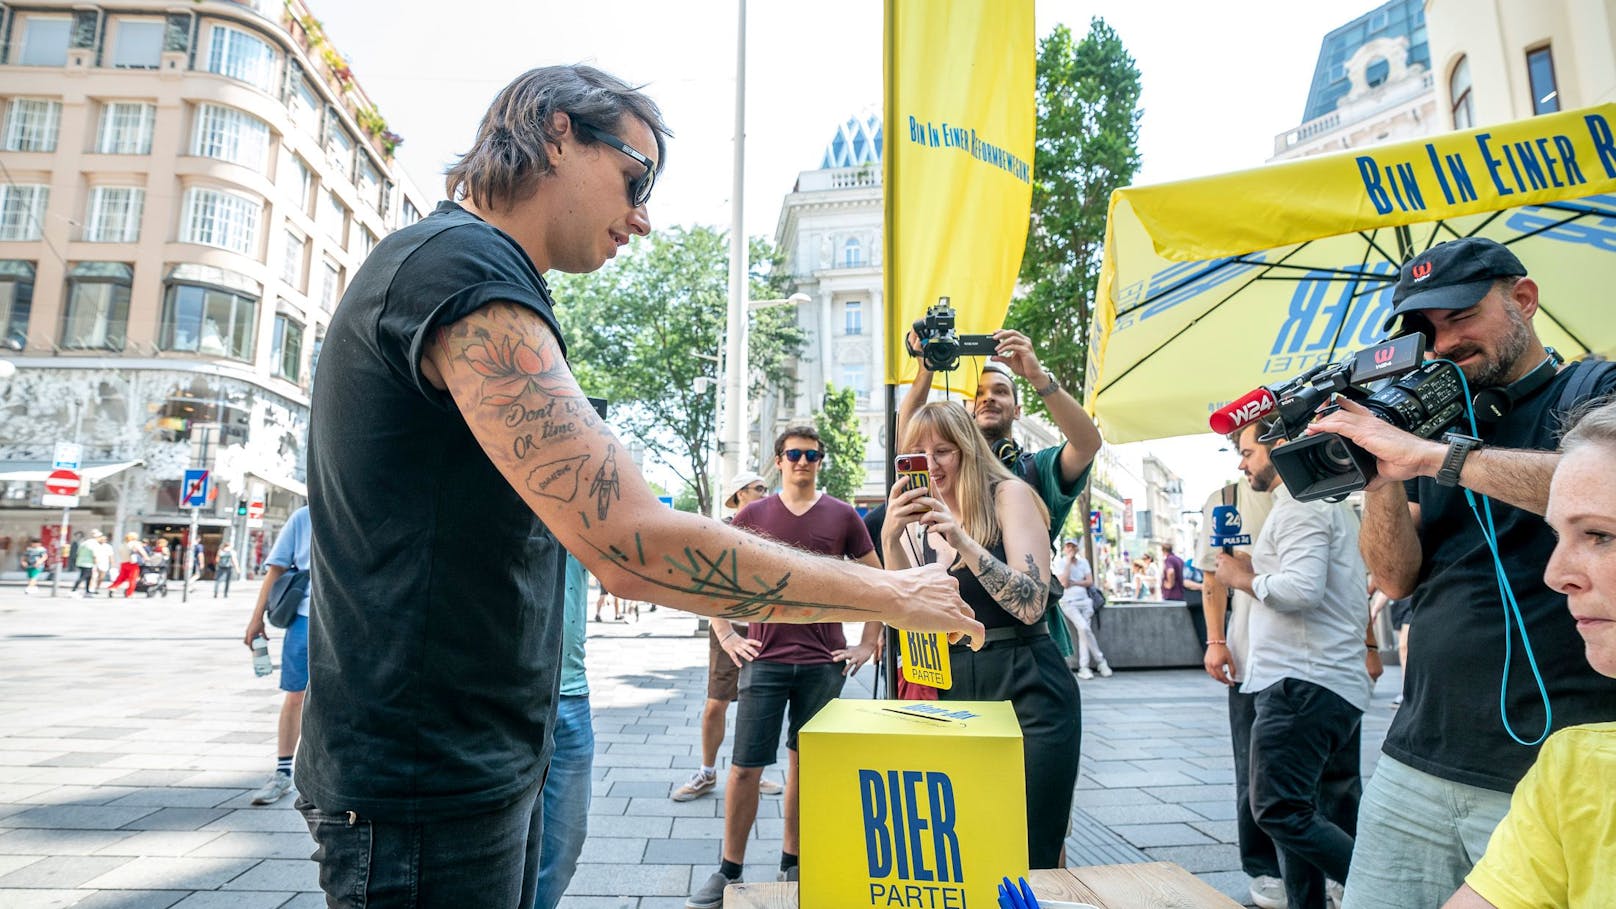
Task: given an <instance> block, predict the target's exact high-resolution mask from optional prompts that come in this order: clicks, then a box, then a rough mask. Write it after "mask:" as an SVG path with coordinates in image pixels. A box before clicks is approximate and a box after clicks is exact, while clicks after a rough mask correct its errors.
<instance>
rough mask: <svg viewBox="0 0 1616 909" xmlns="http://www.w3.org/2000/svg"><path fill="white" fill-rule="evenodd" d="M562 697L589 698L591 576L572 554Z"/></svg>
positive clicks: (565, 605)
mask: <svg viewBox="0 0 1616 909" xmlns="http://www.w3.org/2000/svg"><path fill="white" fill-rule="evenodd" d="M561 607H562V610H563V611H564V613H565V615H564V622H563V623H562V626H561V693H562V694H563V695H566V696H568V697H581V696H585V695H588V694H589V678H588V676H586V675H585V674H584V634H585V630H586V629H585V625H586V622H587V621H588V612H589V575H588V574H587V573H586V572H585V571H584V566H583V564H582V563H580V562H579V561H578V560H577V559H576V558H573V556H572V554H571V553H568V554H567V592H566V595H565V596H563V597H562V601H561Z"/></svg>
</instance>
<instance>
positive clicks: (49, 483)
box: [35, 468, 84, 496]
mask: <svg viewBox="0 0 1616 909" xmlns="http://www.w3.org/2000/svg"><path fill="white" fill-rule="evenodd" d="M35 476H37V474H36V475H35ZM83 482H84V480H83V479H82V478H81V477H80V476H79V475H78V473H77V472H75V471H72V470H68V469H66V468H58V469H56V470H53V471H51V472H50V476H48V477H46V478H45V491H46V492H48V493H50V494H51V495H55V496H71V495H78V491H79V486H80V485H82V484H83Z"/></svg>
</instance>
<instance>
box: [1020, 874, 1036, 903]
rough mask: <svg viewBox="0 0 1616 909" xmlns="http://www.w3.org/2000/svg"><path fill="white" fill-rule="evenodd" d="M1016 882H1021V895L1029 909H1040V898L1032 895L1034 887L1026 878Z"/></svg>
mask: <svg viewBox="0 0 1616 909" xmlns="http://www.w3.org/2000/svg"><path fill="white" fill-rule="evenodd" d="M1016 880H1018V881H1020V882H1021V895H1022V897H1023V898H1024V905H1025V906H1026V907H1027V909H1038V897H1036V896H1033V895H1032V885H1031V884H1028V883H1027V879H1026V878H1024V877H1018V878H1016Z"/></svg>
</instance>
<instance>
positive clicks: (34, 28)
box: [17, 16, 73, 66]
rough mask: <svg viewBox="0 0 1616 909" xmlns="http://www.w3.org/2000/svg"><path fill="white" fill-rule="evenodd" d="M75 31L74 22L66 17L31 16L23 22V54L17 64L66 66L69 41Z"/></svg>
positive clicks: (18, 57) (18, 58) (19, 56)
mask: <svg viewBox="0 0 1616 909" xmlns="http://www.w3.org/2000/svg"><path fill="white" fill-rule="evenodd" d="M72 31H73V20H71V19H69V18H67V17H66V16H60V17H58V16H29V17H27V18H26V19H24V20H23V32H22V53H21V54H19V55H18V56H17V62H18V63H20V64H22V65H23V66H66V65H67V41H68V37H69V35H70V33H71V32H72Z"/></svg>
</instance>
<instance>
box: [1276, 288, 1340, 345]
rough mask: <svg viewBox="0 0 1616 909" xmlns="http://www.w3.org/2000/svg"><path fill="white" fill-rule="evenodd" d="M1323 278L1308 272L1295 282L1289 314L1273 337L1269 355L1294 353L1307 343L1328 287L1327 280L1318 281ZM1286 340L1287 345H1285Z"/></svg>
mask: <svg viewBox="0 0 1616 909" xmlns="http://www.w3.org/2000/svg"><path fill="white" fill-rule="evenodd" d="M1324 277H1325V276H1324V275H1323V274H1322V273H1320V272H1308V275H1307V277H1304V278H1302V279H1300V280H1298V281H1297V282H1296V290H1295V291H1294V292H1293V293H1292V294H1291V308H1290V312H1289V313H1287V314H1286V316H1285V322H1284V323H1283V324H1282V325H1280V327H1279V334H1278V335H1275V336H1274V349H1273V350H1271V351H1269V354H1270V355H1277V354H1279V353H1280V352H1281V348H1284V352H1285V353H1296V352H1297V351H1299V350H1301V349H1302V345H1303V343H1304V342H1306V341H1307V335H1308V330H1309V329H1311V328H1312V327H1313V320H1314V319H1315V318H1317V317H1318V314H1319V304H1320V303H1321V302H1323V300H1324V291H1325V290H1326V289H1327V288H1328V287H1329V282H1328V281H1327V280H1320V279H1321V278H1324ZM1287 339H1289V343H1288V344H1287Z"/></svg>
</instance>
